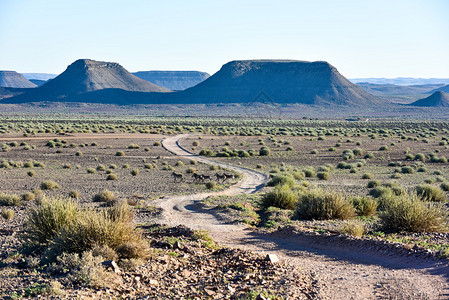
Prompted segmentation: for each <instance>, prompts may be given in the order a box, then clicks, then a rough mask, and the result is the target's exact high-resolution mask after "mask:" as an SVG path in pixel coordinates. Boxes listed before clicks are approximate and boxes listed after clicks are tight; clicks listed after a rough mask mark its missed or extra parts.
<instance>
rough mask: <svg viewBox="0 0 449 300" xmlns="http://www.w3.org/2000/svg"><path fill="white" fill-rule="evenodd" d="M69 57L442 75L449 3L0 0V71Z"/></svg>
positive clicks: (448, 53) (145, 64) (156, 66)
mask: <svg viewBox="0 0 449 300" xmlns="http://www.w3.org/2000/svg"><path fill="white" fill-rule="evenodd" d="M78 58H91V59H95V60H104V61H114V62H119V63H120V64H122V65H123V66H124V67H125V68H127V69H128V70H130V71H140V70H202V71H206V72H209V73H214V72H216V71H217V70H218V69H219V68H220V67H221V66H222V65H223V64H224V63H226V62H228V61H231V60H238V59H253V58H254V59H255V58H288V59H298V60H310V61H315V60H325V61H328V62H330V63H331V64H332V65H334V66H335V67H337V69H338V70H339V71H340V73H342V74H343V75H345V76H346V77H350V78H354V77H399V76H404V77H405V76H407V77H446V78H449V1H448V0H421V1H415V0H372V1H368V0H323V1H321V0H315V1H312V0H309V1H301V0H278V1H274V0H270V1H268V0H254V1H253V0H246V1H245V0H226V1H218V0H207V1H206V0H190V1H187V0H166V1H162V0H159V1H152V0H147V1H144V0H142V1H139V0H0V70H16V71H18V72H47V73H60V72H62V71H64V70H65V68H66V67H67V65H69V64H70V63H71V62H73V61H75V60H76V59H78Z"/></svg>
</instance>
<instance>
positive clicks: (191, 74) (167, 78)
mask: <svg viewBox="0 0 449 300" xmlns="http://www.w3.org/2000/svg"><path fill="white" fill-rule="evenodd" d="M133 75H135V76H137V77H139V78H141V79H143V80H146V81H149V82H151V83H153V84H156V85H159V86H162V87H165V88H167V89H169V90H173V91H182V90H185V89H188V88H190V87H192V86H195V85H197V84H199V83H201V82H203V81H204V80H206V79H207V78H209V77H210V75H209V74H207V73H205V72H199V71H140V72H135V73H133Z"/></svg>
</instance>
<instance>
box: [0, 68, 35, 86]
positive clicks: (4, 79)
mask: <svg viewBox="0 0 449 300" xmlns="http://www.w3.org/2000/svg"><path fill="white" fill-rule="evenodd" d="M0 87H6V88H33V87H36V85H35V84H34V83H32V82H30V81H29V80H27V79H26V78H25V77H23V75H22V74H19V73H17V72H15V71H0Z"/></svg>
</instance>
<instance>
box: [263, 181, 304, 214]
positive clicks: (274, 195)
mask: <svg viewBox="0 0 449 300" xmlns="http://www.w3.org/2000/svg"><path fill="white" fill-rule="evenodd" d="M296 202H297V195H296V193H295V192H293V191H292V190H291V189H290V187H289V186H286V185H278V186H276V187H275V188H274V190H272V191H270V192H268V193H266V194H265V195H264V196H263V197H262V206H263V207H265V208H268V207H271V206H274V207H277V208H281V209H290V210H294V209H295V205H296Z"/></svg>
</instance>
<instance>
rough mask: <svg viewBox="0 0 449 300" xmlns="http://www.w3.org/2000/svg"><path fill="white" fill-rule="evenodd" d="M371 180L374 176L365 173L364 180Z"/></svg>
mask: <svg viewBox="0 0 449 300" xmlns="http://www.w3.org/2000/svg"><path fill="white" fill-rule="evenodd" d="M371 178H373V175H372V174H370V173H365V174H363V175H362V179H371Z"/></svg>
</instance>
